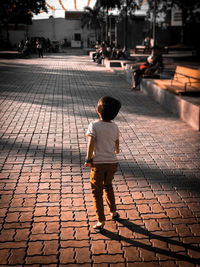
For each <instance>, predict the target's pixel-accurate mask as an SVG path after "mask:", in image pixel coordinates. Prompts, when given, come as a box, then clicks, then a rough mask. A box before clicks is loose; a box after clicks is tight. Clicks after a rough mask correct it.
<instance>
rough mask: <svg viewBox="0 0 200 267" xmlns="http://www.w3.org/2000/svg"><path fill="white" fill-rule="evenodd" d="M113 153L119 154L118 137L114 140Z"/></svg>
mask: <svg viewBox="0 0 200 267" xmlns="http://www.w3.org/2000/svg"><path fill="white" fill-rule="evenodd" d="M115 153H116V154H119V139H117V140H116V141H115Z"/></svg>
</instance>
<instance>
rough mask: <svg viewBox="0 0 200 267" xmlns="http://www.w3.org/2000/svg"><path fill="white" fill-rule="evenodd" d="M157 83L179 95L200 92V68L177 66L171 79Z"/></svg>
mask: <svg viewBox="0 0 200 267" xmlns="http://www.w3.org/2000/svg"><path fill="white" fill-rule="evenodd" d="M156 83H157V84H158V85H159V86H160V87H161V88H163V89H166V90H168V91H171V92H172V93H175V94H177V95H186V94H200V69H192V68H188V67H182V66H177V67H176V69H175V72H174V76H173V78H172V79H171V80H160V81H156Z"/></svg>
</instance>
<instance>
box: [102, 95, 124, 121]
mask: <svg viewBox="0 0 200 267" xmlns="http://www.w3.org/2000/svg"><path fill="white" fill-rule="evenodd" d="M120 108H121V102H120V101H119V100H117V99H115V98H113V97H111V96H103V97H101V98H100V99H99V102H98V111H99V113H100V114H101V117H102V119H103V120H105V121H110V120H113V119H114V118H115V117H116V116H117V114H118V112H119V110H120Z"/></svg>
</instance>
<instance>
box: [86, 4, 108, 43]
mask: <svg viewBox="0 0 200 267" xmlns="http://www.w3.org/2000/svg"><path fill="white" fill-rule="evenodd" d="M84 10H85V12H84V14H83V16H82V18H81V27H82V28H84V27H85V26H86V25H88V26H90V27H91V28H94V30H95V38H96V39H97V30H98V29H100V27H101V24H102V23H103V21H104V14H103V12H102V11H101V8H100V7H94V8H93V9H92V8H90V7H85V8H84Z"/></svg>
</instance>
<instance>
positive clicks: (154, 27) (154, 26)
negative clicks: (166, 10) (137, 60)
mask: <svg viewBox="0 0 200 267" xmlns="http://www.w3.org/2000/svg"><path fill="white" fill-rule="evenodd" d="M152 26H153V29H152V31H153V33H152V37H153V43H152V46H154V45H155V44H156V0H154V8H153V25H152Z"/></svg>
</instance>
